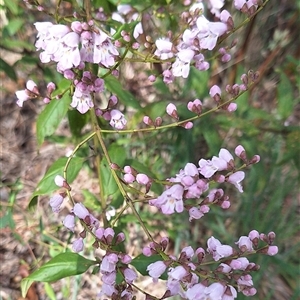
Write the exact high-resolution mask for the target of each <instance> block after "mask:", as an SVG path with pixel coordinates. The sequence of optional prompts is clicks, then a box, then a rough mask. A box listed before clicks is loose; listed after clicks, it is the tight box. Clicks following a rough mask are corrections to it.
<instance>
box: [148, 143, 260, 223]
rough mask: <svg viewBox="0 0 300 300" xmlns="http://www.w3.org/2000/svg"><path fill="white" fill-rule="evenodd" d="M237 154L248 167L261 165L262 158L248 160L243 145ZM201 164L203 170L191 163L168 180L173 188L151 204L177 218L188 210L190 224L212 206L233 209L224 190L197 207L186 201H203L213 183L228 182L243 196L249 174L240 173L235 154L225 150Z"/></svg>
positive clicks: (208, 195)
mask: <svg viewBox="0 0 300 300" xmlns="http://www.w3.org/2000/svg"><path fill="white" fill-rule="evenodd" d="M235 153H236V155H237V157H239V158H241V159H242V160H243V161H244V162H245V164H246V165H250V164H254V163H257V162H259V159H260V158H259V156H258V155H255V156H254V157H253V158H251V159H250V160H248V159H247V157H246V152H245V149H244V148H243V147H242V146H241V145H239V146H237V147H236V149H235ZM198 164H199V167H197V166H196V165H194V164H193V163H187V164H186V166H185V167H184V169H182V170H180V172H179V173H178V174H176V176H175V177H172V178H169V179H168V182H169V185H167V186H166V190H165V191H164V192H163V193H162V194H161V195H160V196H158V197H157V198H156V199H152V200H150V201H149V204H150V205H154V206H156V207H157V208H159V209H160V210H161V211H162V213H163V214H173V213H174V212H175V211H176V212H177V213H181V212H183V211H184V209H187V210H188V211H189V215H190V220H192V219H200V218H201V217H202V216H203V215H204V214H205V213H207V212H208V211H209V205H210V204H212V203H214V204H217V205H219V206H221V207H222V208H223V209H227V208H229V207H230V202H229V198H228V196H225V195H224V191H223V190H222V189H213V190H211V191H210V192H209V193H208V194H207V196H206V197H205V198H204V199H203V200H202V201H201V202H200V203H199V204H198V205H197V206H195V205H193V206H190V205H189V204H188V203H186V200H188V199H200V197H201V196H202V195H203V194H204V193H205V192H206V191H207V190H208V189H209V184H210V182H211V181H214V182H217V183H226V182H228V183H230V184H233V185H234V186H235V187H236V188H237V189H238V191H239V192H241V193H242V192H243V188H242V185H241V181H242V180H243V179H244V177H245V173H244V172H243V171H240V170H237V169H236V167H235V163H234V158H233V156H232V155H231V153H230V152H229V151H228V150H226V149H224V148H222V149H221V150H220V152H219V155H218V156H213V157H212V159H210V160H206V159H203V158H201V159H200V160H199V163H198ZM224 172H225V173H224Z"/></svg>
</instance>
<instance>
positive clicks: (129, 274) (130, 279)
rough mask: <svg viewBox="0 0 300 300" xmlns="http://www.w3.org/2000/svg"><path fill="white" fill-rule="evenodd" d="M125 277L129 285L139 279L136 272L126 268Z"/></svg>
mask: <svg viewBox="0 0 300 300" xmlns="http://www.w3.org/2000/svg"><path fill="white" fill-rule="evenodd" d="M124 277H125V281H126V282H127V283H129V284H131V283H133V281H134V280H136V279H137V277H138V276H137V274H136V272H135V271H134V270H132V269H130V268H126V269H125V270H124Z"/></svg>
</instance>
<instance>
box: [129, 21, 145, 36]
mask: <svg viewBox="0 0 300 300" xmlns="http://www.w3.org/2000/svg"><path fill="white" fill-rule="evenodd" d="M143 32H144V30H143V25H142V22H139V23H137V24H136V25H135V27H134V29H133V34H132V35H133V37H134V38H135V39H137V38H138V37H139V36H140V35H141V34H143Z"/></svg>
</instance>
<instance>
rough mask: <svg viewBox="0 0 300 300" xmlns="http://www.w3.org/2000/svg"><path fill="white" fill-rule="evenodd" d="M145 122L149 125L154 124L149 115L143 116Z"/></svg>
mask: <svg viewBox="0 0 300 300" xmlns="http://www.w3.org/2000/svg"><path fill="white" fill-rule="evenodd" d="M143 122H144V123H145V124H146V125H148V126H153V125H154V123H153V121H152V120H151V118H150V117H148V116H144V117H143Z"/></svg>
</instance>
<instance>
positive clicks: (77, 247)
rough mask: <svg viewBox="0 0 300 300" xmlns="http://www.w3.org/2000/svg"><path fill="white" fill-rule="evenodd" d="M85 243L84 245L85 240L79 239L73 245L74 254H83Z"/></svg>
mask: <svg viewBox="0 0 300 300" xmlns="http://www.w3.org/2000/svg"><path fill="white" fill-rule="evenodd" d="M83 247H84V243H83V238H81V237H80V238H78V239H77V240H75V241H74V242H73V244H72V249H73V251H74V252H81V251H82V250H83Z"/></svg>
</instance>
